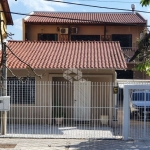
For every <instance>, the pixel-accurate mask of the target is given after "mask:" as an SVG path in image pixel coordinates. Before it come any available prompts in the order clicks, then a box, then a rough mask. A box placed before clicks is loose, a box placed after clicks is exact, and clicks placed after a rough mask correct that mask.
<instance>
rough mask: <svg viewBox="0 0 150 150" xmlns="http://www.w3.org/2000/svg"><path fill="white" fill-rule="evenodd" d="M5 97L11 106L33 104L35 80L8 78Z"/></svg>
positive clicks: (31, 78) (32, 78)
mask: <svg viewBox="0 0 150 150" xmlns="http://www.w3.org/2000/svg"><path fill="white" fill-rule="evenodd" d="M7 95H8V96H10V103H11V104H35V78H34V77H30V78H26V77H24V78H22V80H18V79H17V78H16V77H8V79H7Z"/></svg>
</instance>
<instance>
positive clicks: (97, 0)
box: [78, 0, 140, 4]
mask: <svg viewBox="0 0 150 150" xmlns="http://www.w3.org/2000/svg"><path fill="white" fill-rule="evenodd" d="M78 1H88V2H89V1H92V2H94V1H95V2H98V3H103V2H104V3H131V4H133V3H134V4H136V3H137V4H140V2H137V1H130V2H129V1H115V0H105V1H103V0H102V1H101V0H78Z"/></svg>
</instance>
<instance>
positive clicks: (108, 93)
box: [8, 69, 115, 124]
mask: <svg viewBox="0 0 150 150" xmlns="http://www.w3.org/2000/svg"><path fill="white" fill-rule="evenodd" d="M64 71H65V70H62V69H61V70H37V71H36V72H37V73H38V74H44V76H43V78H42V79H39V78H38V77H36V81H37V82H36V101H35V104H28V105H26V104H23V105H22V104H21V105H20V104H16V105H14V104H11V110H10V112H9V113H8V121H10V122H11V123H14V122H16V123H29V124H30V123H46V124H51V123H52V118H54V116H53V115H52V107H51V106H52V102H54V101H55V100H56V99H57V98H58V95H59V96H60V97H61V98H63V101H64V102H63V104H64V106H66V105H67V106H68V105H70V106H72V104H73V101H72V100H73V87H72V88H69V86H67V87H66V86H65V87H64V88H63V96H61V94H60V93H61V86H59V89H60V90H59V93H58V92H57V93H56V90H55V89H56V81H57V82H58V81H66V80H65V79H64V78H63V75H62V73H63V72H64ZM13 72H14V74H16V75H17V76H19V77H21V76H22V77H25V76H27V74H28V72H27V71H26V70H21V69H20V70H13ZM82 72H83V78H84V79H85V80H88V81H92V82H94V83H93V88H92V89H91V90H92V91H91V94H92V95H91V99H92V101H91V106H92V107H93V108H92V110H91V118H93V119H96V118H97V119H100V118H99V117H100V115H102V114H103V115H109V118H112V116H113V114H114V111H113V110H110V109H107V110H106V109H105V111H102V109H101V110H98V109H94V107H97V106H98V107H106V106H114V105H115V101H114V98H115V95H114V94H113V93H112V87H111V86H104V88H102V87H103V86H102V87H101V86H100V85H99V86H98V88H97V89H96V88H95V86H94V84H101V83H100V82H103V83H102V84H105V85H106V84H109V83H113V82H114V81H115V71H114V70H106V69H104V70H99V69H91V70H82ZM8 76H11V74H10V73H8ZM40 81H42V82H41V83H40ZM51 81H55V85H54V83H53V86H51V85H52V82H51ZM49 83H50V84H49ZM66 91H67V92H68V94H65V93H66ZM54 93H55V94H54ZM71 93H72V95H71ZM95 93H97V94H96V95H97V96H96V95H95ZM66 99H67V101H66ZM35 106H36V107H35ZM42 106H44V107H42ZM64 111H65V112H66V114H67V115H66V117H67V118H68V117H72V115H73V112H72V109H71V108H65V109H64ZM14 118H16V119H14ZM17 118H20V119H17ZM25 118H31V119H25ZM37 118H39V119H37ZM40 118H47V120H46V121H45V120H42V119H40Z"/></svg>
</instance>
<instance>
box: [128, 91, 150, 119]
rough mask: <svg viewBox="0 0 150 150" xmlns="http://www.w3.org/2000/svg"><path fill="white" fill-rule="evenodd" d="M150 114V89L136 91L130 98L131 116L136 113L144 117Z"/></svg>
mask: <svg viewBox="0 0 150 150" xmlns="http://www.w3.org/2000/svg"><path fill="white" fill-rule="evenodd" d="M144 113H145V114H146V117H148V116H149V114H150V91H144V90H143V91H134V92H132V94H131V99H130V118H131V119H132V118H133V117H134V116H135V115H136V116H138V117H141V118H144Z"/></svg>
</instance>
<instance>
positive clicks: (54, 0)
mask: <svg viewBox="0 0 150 150" xmlns="http://www.w3.org/2000/svg"><path fill="white" fill-rule="evenodd" d="M44 1H51V2H56V3H64V4H69V5H78V6H85V7H93V8H104V9H112V10H121V11H132V10H130V9H123V8H114V7H104V6H96V5H89V4H81V3H73V2H67V1H58V0H44ZM136 12H142V13H150V12H148V11H143V10H136Z"/></svg>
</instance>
